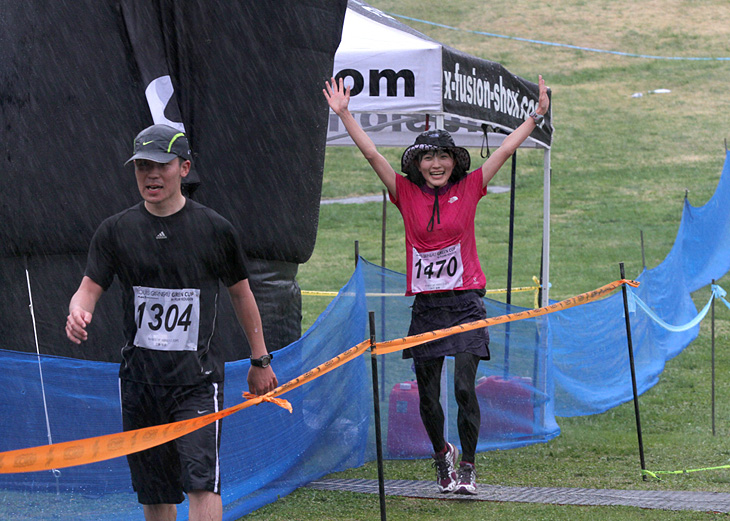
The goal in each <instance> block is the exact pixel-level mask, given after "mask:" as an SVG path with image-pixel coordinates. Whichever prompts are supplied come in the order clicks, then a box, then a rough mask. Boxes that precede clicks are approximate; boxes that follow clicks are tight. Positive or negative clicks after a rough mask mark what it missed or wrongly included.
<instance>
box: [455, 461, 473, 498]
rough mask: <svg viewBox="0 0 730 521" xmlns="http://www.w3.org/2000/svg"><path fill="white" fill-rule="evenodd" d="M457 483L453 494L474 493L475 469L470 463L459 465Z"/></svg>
mask: <svg viewBox="0 0 730 521" xmlns="http://www.w3.org/2000/svg"><path fill="white" fill-rule="evenodd" d="M458 480H459V482H458V484H457V485H456V488H455V490H454V494H476V493H477V483H476V481H477V471H476V469H475V468H474V465H472V464H471V463H464V462H463V461H462V462H461V464H460V465H459V477H458Z"/></svg>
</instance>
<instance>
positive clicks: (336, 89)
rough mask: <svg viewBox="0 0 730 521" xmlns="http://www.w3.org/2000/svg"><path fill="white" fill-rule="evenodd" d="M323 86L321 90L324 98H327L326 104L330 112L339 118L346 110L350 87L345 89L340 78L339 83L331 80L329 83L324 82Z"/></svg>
mask: <svg viewBox="0 0 730 521" xmlns="http://www.w3.org/2000/svg"><path fill="white" fill-rule="evenodd" d="M324 84H325V87H326V88H324V89H322V92H323V93H324V97H325V98H327V103H328V104H329V106H330V108H331V109H332V111H333V112H334V113H335V114H337V115H338V116H339V115H340V113H341V112H343V111H345V110H347V107H348V105H349V104H350V87H347V88H345V86H344V82H343V79H342V78H340V80H339V82H338V81H337V80H335V79H334V78H332V80H331V81H325V82H324Z"/></svg>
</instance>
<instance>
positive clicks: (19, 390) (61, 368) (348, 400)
mask: <svg viewBox="0 0 730 521" xmlns="http://www.w3.org/2000/svg"><path fill="white" fill-rule="evenodd" d="M729 184H730V160H728V159H727V158H726V163H725V167H724V169H723V174H722V176H721V180H720V183H719V185H718V188H717V191H716V193H715V195H714V196H713V198H712V199H711V200H710V201H709V202H708V203H707V204H706V205H704V206H703V207H701V208H694V207H692V206H691V205H689V203H686V204H685V208H684V213H683V217H682V221H681V224H680V227H679V232H678V235H677V240H676V242H675V244H674V246H673V248H672V250H671V252H670V253H669V255H668V256H667V258H666V259H665V261H664V262H663V263H662V264H660V265H659V266H658V267H656V268H654V269H652V270H647V271H645V272H644V273H642V274H641V275H640V276H639V277H638V280H640V281H641V286H640V287H639V288H637V289H635V290H633V291H634V292H635V294H636V296H637V297H639V298H640V299H641V300H642V301H644V302H645V303H646V304H647V305H648V306H649V307H650V308H651V309H652V311H653V312H655V313H656V315H657V316H659V317H660V318H661V319H662V320H664V321H665V322H667V323H670V324H675V325H679V324H684V323H687V322H689V321H691V320H692V319H693V318H694V317H695V316H696V314H697V310H696V308H695V306H694V303H693V302H692V300H691V298H690V293H691V292H692V291H696V290H697V289H699V288H702V287H704V286H706V285H708V284H709V283H710V282H711V280H712V279H719V278H720V277H722V276H723V275H724V274H725V273H726V272H727V271H728V269H729V268H730V266H729V265H728V264H729V263H730V231H729V226H730V224H729V223H728V220H729V219H730V212H727V208H728V207H730V205H729V204H728V203H730V201H728V198H730V185H729ZM616 278H618V277H616ZM403 287H404V276H403V275H402V274H399V273H394V272H391V271H388V270H384V269H382V268H379V267H377V266H375V265H373V264H370V263H368V262H365V261H363V262H360V263H359V265H358V268H357V269H356V270H355V272H354V274H353V277H352V278H351V280H350V281H349V282H348V284H347V285H346V286H345V287H344V288H343V289H342V290H341V291H340V293H339V295H338V296H337V297H336V298H335V299H334V300H333V301H332V303H331V304H330V305H329V306H328V308H327V309H326V311H325V312H324V313H323V314H322V315H321V316H320V317H319V318H318V320H317V322H316V323H315V324H314V325H313V326H312V327H311V328H310V329H309V331H307V333H306V334H305V335H304V336H303V337H302V339H301V340H299V341H298V342H296V343H294V344H291V345H290V346H287V347H286V348H284V349H282V350H280V351H278V352H277V354H276V359H275V364H276V371H277V376H278V377H279V381H280V382H286V381H288V380H290V379H293V378H295V377H296V376H299V375H300V374H302V373H304V372H305V371H307V370H309V369H311V368H313V367H316V366H317V365H319V364H321V363H323V362H325V361H327V360H329V359H331V358H333V357H335V356H336V355H338V354H339V353H341V352H343V351H345V350H346V349H348V348H349V347H352V346H354V345H355V344H357V343H359V342H361V341H362V340H363V339H365V338H366V337H367V335H368V331H367V323H368V320H367V312H368V311H373V312H375V316H376V320H375V322H376V335H377V340H378V341H380V340H388V339H393V338H399V337H402V336H405V335H406V332H407V328H408V322H409V317H410V308H409V306H410V303H411V300H412V299H410V298H407V297H402V296H400V297H396V296H390V294H392V293H401V294H402V291H403ZM589 289H593V288H589ZM366 294H367V295H368V296H367V297H366ZM708 295H709V293H708ZM485 303H486V305H487V310H488V314H489V316H497V315H503V314H506V313H510V312H517V311H521V310H522V309H521V308H518V307H516V306H511V307H510V306H507V305H506V304H503V303H500V302H496V301H492V300H489V299H486V300H485ZM631 324H632V336H633V340H634V349H635V357H636V367H637V376H638V386H639V390H640V392H643V391H645V390H646V389H648V388H650V387H651V386H652V385H654V384H655V383H656V382H657V381H658V378H659V375H660V373H661V371H662V370H663V368H664V365H665V363H666V361H667V360H669V359H671V358H672V357H674V356H676V355H677V354H678V353H680V352H681V350H682V349H683V348H684V347H685V346H686V345H687V344H688V343H689V342H691V341H692V340H693V339H694V338H695V337H696V336H697V334H698V326H695V327H693V328H690V329H689V330H687V331H684V332H670V331H667V330H666V329H664V328H663V327H661V326H660V325H659V324H658V323H657V322H656V321H655V320H653V319H651V318H650V317H649V316H648V314H646V313H645V312H644V311H643V310H641V309H639V308H637V309H636V310H635V311H632V312H631ZM490 336H491V346H490V348H491V354H492V360H490V361H488V362H482V363H480V367H479V375H478V379H479V381H478V386H477V389H478V393H479V396H480V404H481V405H482V429H481V434H480V440H479V450H480V451H484V450H493V449H506V448H512V447H517V446H524V445H527V444H531V443H538V442H544V441H547V440H550V439H551V438H553V437H555V436H557V435H558V434H559V432H560V431H559V428H558V425H557V423H556V422H555V417H554V415H558V416H574V415H586V414H595V413H599V412H602V411H605V410H607V409H609V408H611V407H614V406H616V405H618V404H620V403H623V402H625V401H628V400H630V399H631V381H630V376H629V364H628V355H627V350H626V332H625V326H624V316H623V303H622V298H621V294H620V292H617V293H616V294H614V295H612V296H610V297H609V298H606V299H603V300H601V301H598V302H594V303H590V304H586V305H583V306H579V307H576V308H572V309H568V310H564V311H560V312H557V313H553V314H550V315H546V316H543V317H538V318H534V319H528V320H522V321H519V322H513V323H510V324H505V325H500V326H494V327H491V328H490ZM368 356H369V355H365V356H364V357H360V358H358V359H356V360H354V361H352V362H349V363H347V364H345V365H344V366H342V367H340V368H338V369H336V370H334V371H333V372H331V373H328V374H327V375H324V376H322V377H320V378H318V379H317V380H315V381H314V382H311V383H309V384H306V385H304V386H302V387H300V388H298V389H295V390H294V391H292V392H290V393H287V394H286V395H284V396H283V398H286V399H287V400H289V401H290V402H291V403H292V405H293V407H294V413H293V414H289V413H288V412H286V411H284V410H283V409H280V408H279V407H276V406H274V405H271V404H263V405H259V406H257V407H253V408H249V409H245V410H243V411H241V412H239V413H237V414H235V415H233V416H231V417H229V418H226V420H225V421H224V422H223V441H222V448H221V455H222V463H221V467H222V472H223V479H222V482H223V502H224V511H225V514H224V518H225V519H228V520H234V519H238V518H240V517H241V516H243V515H245V514H246V513H248V512H251V511H253V510H255V509H257V508H260V507H261V506H263V505H265V504H268V503H270V502H273V501H275V500H276V499H277V498H278V497H281V496H284V495H286V494H288V493H290V492H291V491H293V490H294V489H296V488H298V487H300V486H302V485H304V484H306V483H308V482H309V481H311V480H314V479H317V478H319V477H321V476H323V475H326V474H328V473H330V472H334V471H338V470H343V469H346V468H351V467H356V466H359V465H362V464H363V463H364V462H365V461H368V460H372V459H374V454H375V449H374V440H373V438H374V436H373V422H372V414H371V411H372V395H371V380H370V374H369V371H370V363H369V361H366V358H367V357H368ZM39 358H40V366H41V368H42V371H43V383H44V385H45V393H43V392H42V389H41V380H40V373H39ZM0 359H1V360H2V367H3V371H2V372H1V373H0V386H1V388H2V389H3V391H4V392H3V397H2V399H0V418H2V420H3V423H2V427H0V451H7V450H13V449H18V448H25V447H31V446H36V445H43V444H47V443H48V441H49V435H48V429H47V423H46V414H45V410H46V409H45V408H44V404H43V401H44V394H45V399H46V402H47V410H48V425H50V433H51V437H52V441H53V442H54V443H59V442H62V441H69V440H75V439H81V438H87V437H91V436H99V435H102V434H110V433H115V432H119V431H120V430H121V419H120V413H119V392H118V380H117V370H118V368H117V366H116V365H115V364H105V363H99V362H87V361H80V360H73V359H66V358H60V357H53V356H41V357H37V356H36V355H32V354H27V353H17V352H13V351H0ZM366 362H367V363H366ZM378 367H379V373H380V374H379V376H380V381H381V388H380V389H379V390H378V396H379V398H380V404H381V411H382V413H383V437H384V439H383V444H384V449H385V454H386V457H389V458H420V457H427V456H428V455H429V454H430V448H429V447H428V443H427V441H426V440H425V433H423V432H422V431H421V430H419V429H423V427H422V426H421V425H420V424H419V419H418V413H417V406H416V405H415V404H416V403H417V401H416V400H417V395H416V394H414V390H415V387H414V385H413V384H412V382H413V380H415V374H414V372H413V369H412V365H411V361H409V360H402V359H401V355H400V353H393V354H390V355H385V356H382V357H379V359H378ZM447 367H448V370H447V372H446V378H445V381H446V382H447V385H448V386H450V384H451V382H452V378H451V373H450V364H447ZM247 370H248V361H240V362H234V363H230V364H227V366H226V385H225V395H226V398H225V406H226V407H230V406H232V405H234V404H236V403H239V402H240V401H241V400H242V398H241V393H242V392H243V391H245V390H247V385H246V373H247ZM447 394H448V395H449V396H450V397H451V396H452V395H453V393H452V392H451V391H450V390H449V392H448V393H447ZM447 411H448V413H447V415H448V422H447V424H448V437H449V439H450V440H451V441H454V442H458V435H457V432H456V426H455V419H456V408H455V404H454V403H453V398H449V399H448V407H447ZM186 509H187V506H186V503H183V504H182V505H181V506H180V515H179V518H180V519H185V518H186ZM140 516H141V508H140V506H139V505H138V504H137V502H136V496H135V495H134V494H133V493H132V491H131V483H130V480H129V473H128V469H127V466H126V461H125V460H124V459H123V458H117V459H113V460H109V461H106V462H100V463H94V464H91V465H85V466H81V467H71V468H65V469H60V470H59V471H57V472H52V471H45V472H35V473H27V474H3V475H0V519H14V520H22V519H33V520H37V519H59V520H80V519H93V520H104V519H114V520H115V521H124V520H126V519H139V518H140Z"/></svg>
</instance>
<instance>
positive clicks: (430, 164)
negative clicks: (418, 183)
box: [418, 148, 454, 188]
mask: <svg viewBox="0 0 730 521" xmlns="http://www.w3.org/2000/svg"><path fill="white" fill-rule="evenodd" d="M418 169H419V170H420V171H421V175H422V176H423V178H424V179H425V180H426V186H428V187H429V188H441V187H442V186H445V185H446V183H448V182H449V179H450V178H451V173H452V172H453V170H454V158H453V156H452V155H451V153H449V152H448V151H447V150H445V149H443V148H439V149H437V150H429V151H428V152H426V153H424V154H423V155H422V156H421V160H420V161H419V163H418Z"/></svg>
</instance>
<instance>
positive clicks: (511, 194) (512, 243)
mask: <svg viewBox="0 0 730 521" xmlns="http://www.w3.org/2000/svg"><path fill="white" fill-rule="evenodd" d="M516 184H517V151H515V153H514V154H512V174H511V182H510V190H509V238H508V241H507V313H510V304H512V264H513V254H514V248H515V192H516V189H517V187H516ZM509 333H510V323H509V322H507V324H505V328H504V378H505V379H506V378H507V376H508V375H509Z"/></svg>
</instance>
